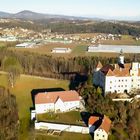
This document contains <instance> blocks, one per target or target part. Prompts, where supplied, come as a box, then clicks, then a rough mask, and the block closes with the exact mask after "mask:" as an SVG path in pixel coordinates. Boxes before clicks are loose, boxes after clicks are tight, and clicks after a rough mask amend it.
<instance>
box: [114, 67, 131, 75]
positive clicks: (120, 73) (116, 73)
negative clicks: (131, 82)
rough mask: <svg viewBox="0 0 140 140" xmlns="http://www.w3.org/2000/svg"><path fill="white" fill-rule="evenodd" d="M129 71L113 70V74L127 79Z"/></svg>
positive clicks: (125, 69) (127, 69) (126, 69)
mask: <svg viewBox="0 0 140 140" xmlns="http://www.w3.org/2000/svg"><path fill="white" fill-rule="evenodd" d="M129 70H130V69H129V68H124V69H122V68H120V69H114V71H113V73H114V75H115V76H117V77H128V76H130V71H129Z"/></svg>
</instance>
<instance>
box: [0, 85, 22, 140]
mask: <svg viewBox="0 0 140 140" xmlns="http://www.w3.org/2000/svg"><path fill="white" fill-rule="evenodd" d="M0 109H1V111H0V140H17V139H18V128H19V126H18V125H19V124H18V110H17V104H16V98H15V96H14V95H12V94H11V93H10V92H9V91H8V90H7V89H5V88H4V87H0Z"/></svg>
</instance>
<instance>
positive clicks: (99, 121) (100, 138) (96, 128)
mask: <svg viewBox="0 0 140 140" xmlns="http://www.w3.org/2000/svg"><path fill="white" fill-rule="evenodd" d="M88 126H89V133H90V134H93V136H94V140H108V135H109V131H110V127H111V120H110V119H109V118H108V117H107V116H104V117H103V118H102V117H98V116H91V117H90V118H89V122H88Z"/></svg>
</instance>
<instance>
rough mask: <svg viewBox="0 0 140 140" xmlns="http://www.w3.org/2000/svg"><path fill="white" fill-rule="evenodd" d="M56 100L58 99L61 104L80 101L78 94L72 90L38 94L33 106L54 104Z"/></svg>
mask: <svg viewBox="0 0 140 140" xmlns="http://www.w3.org/2000/svg"><path fill="white" fill-rule="evenodd" d="M58 98H60V99H61V100H62V101H63V102H69V101H79V100H80V98H79V94H78V93H77V92H76V91H74V90H72V91H58V92H46V93H38V94H37V95H36V96H35V104H46V103H55V102H56V101H57V99H58Z"/></svg>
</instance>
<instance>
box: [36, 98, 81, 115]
mask: <svg viewBox="0 0 140 140" xmlns="http://www.w3.org/2000/svg"><path fill="white" fill-rule="evenodd" d="M76 108H80V101H70V102H63V101H62V100H61V99H60V98H59V99H58V100H57V102H56V103H55V104H54V103H49V104H35V109H36V113H37V114H42V113H46V112H49V111H53V112H57V111H58V112H59V111H61V112H66V111H70V110H74V109H76Z"/></svg>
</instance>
